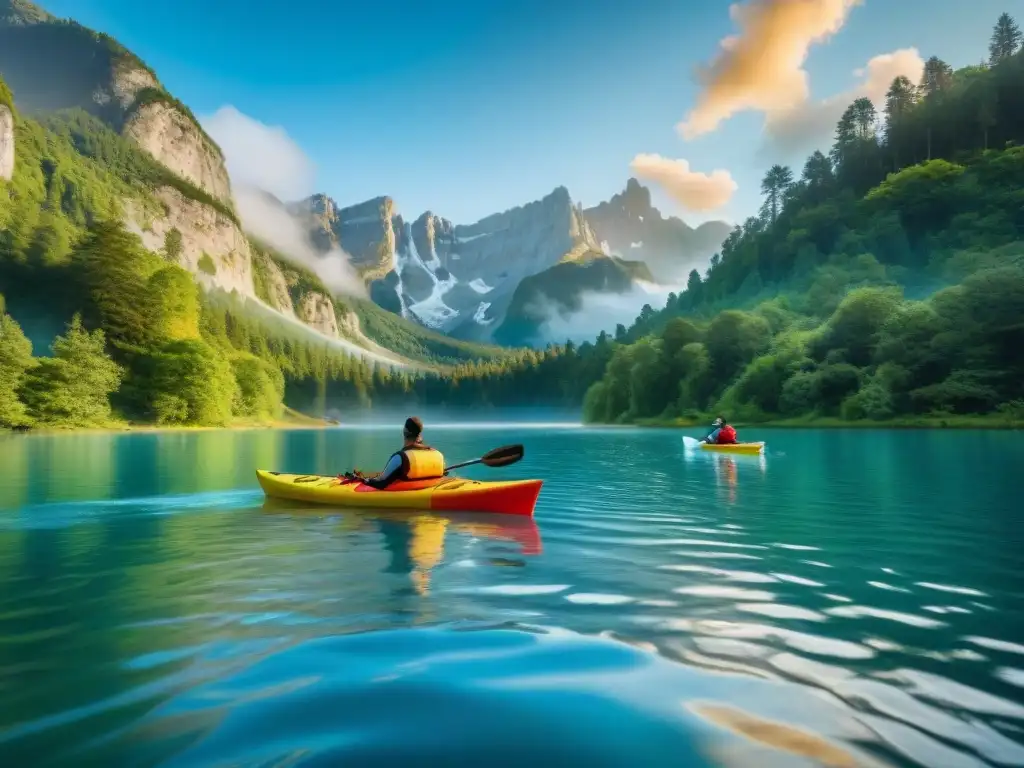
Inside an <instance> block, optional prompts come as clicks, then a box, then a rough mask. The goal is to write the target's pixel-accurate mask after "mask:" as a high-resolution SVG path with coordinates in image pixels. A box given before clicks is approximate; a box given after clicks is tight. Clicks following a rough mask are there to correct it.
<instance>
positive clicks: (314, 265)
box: [201, 106, 366, 296]
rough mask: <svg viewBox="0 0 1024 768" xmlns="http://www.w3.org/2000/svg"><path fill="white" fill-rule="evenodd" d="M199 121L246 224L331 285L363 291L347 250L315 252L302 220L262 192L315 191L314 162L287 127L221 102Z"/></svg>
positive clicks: (284, 195) (294, 194) (288, 196)
mask: <svg viewBox="0 0 1024 768" xmlns="http://www.w3.org/2000/svg"><path fill="white" fill-rule="evenodd" d="M201 122H202V124H203V128H205V129H206V131H207V132H208V133H209V134H210V136H212V137H213V139H214V141H216V142H217V143H218V144H219V145H220V147H221V149H222V150H223V151H224V159H225V162H226V164H227V168H228V173H229V174H230V176H231V186H232V190H233V193H234V198H235V207H236V208H237V210H238V215H239V217H240V218H241V220H242V225H243V227H244V228H245V230H246V231H247V232H248V233H250V234H252V235H254V236H255V237H258V238H259V239H260V240H262V241H264V242H265V243H267V244H268V245H270V246H272V247H273V248H275V249H276V250H278V251H280V252H281V253H282V254H283V255H285V256H287V257H289V258H290V259H292V260H293V261H295V262H297V263H299V264H302V265H304V266H306V267H308V268H309V269H311V270H312V271H313V272H315V273H316V275H317V276H318V277H319V278H320V279H321V280H323V282H324V285H326V286H327V287H328V288H329V289H331V291H333V292H336V293H345V294H349V295H356V296H364V295H366V287H365V286H364V284H363V282H362V280H361V279H360V278H359V276H358V274H357V273H356V270H355V269H354V268H353V267H352V263H351V259H350V257H349V255H348V254H347V253H345V252H344V251H343V250H341V249H335V250H333V251H331V252H330V253H327V254H322V253H320V252H318V251H317V250H316V249H315V248H314V247H313V244H312V242H311V241H310V238H309V230H308V229H307V225H306V223H305V222H303V220H302V219H301V218H298V217H296V216H293V215H292V214H291V213H289V211H288V210H287V209H286V208H285V207H284V206H283V205H281V204H280V203H279V202H278V201H276V200H274V199H273V198H272V197H270V196H268V195H267V194H266V193H267V192H269V193H271V195H273V196H274V197H277V198H278V199H279V200H285V201H288V200H296V199H299V198H303V197H307V196H309V195H310V194H312V193H313V191H314V186H313V185H314V184H315V180H316V167H315V166H314V165H313V162H312V161H311V160H310V159H309V157H308V156H307V155H306V153H305V152H303V151H302V148H301V147H300V146H299V145H298V144H297V143H296V142H295V141H294V140H293V139H292V138H291V137H290V136H289V135H288V133H287V131H285V130H284V128H281V127H280V126H270V125H266V124H265V123H262V122H260V121H259V120H256V119H254V118H252V117H249V116H248V115H245V114H243V113H241V112H239V111H238V110H237V109H235V108H234V107H232V106H225V107H221V108H220V109H219V110H217V112H215V113H214V114H213V115H211V116H209V117H206V118H203V120H202V121H201Z"/></svg>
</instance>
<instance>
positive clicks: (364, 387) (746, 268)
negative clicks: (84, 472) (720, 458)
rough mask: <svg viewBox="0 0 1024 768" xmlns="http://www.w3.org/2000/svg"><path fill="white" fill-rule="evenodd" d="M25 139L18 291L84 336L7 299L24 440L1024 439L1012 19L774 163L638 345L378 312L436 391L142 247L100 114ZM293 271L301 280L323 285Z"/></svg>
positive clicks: (1021, 91) (150, 173) (11, 239)
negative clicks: (471, 413) (360, 429)
mask: <svg viewBox="0 0 1024 768" xmlns="http://www.w3.org/2000/svg"><path fill="white" fill-rule="evenodd" d="M0 96H2V97H3V98H4V99H5V100H8V101H9V95H7V91H6V88H4V87H3V86H2V85H0ZM17 130H18V147H19V167H18V170H17V171H16V174H15V178H14V180H13V181H12V182H11V183H9V184H8V185H7V186H8V190H7V191H8V194H6V195H5V194H0V292H2V291H4V290H6V291H8V292H10V291H11V290H12V289H13V290H16V291H17V292H18V295H19V297H20V298H24V296H26V295H29V296H35V297H37V301H38V302H39V303H40V305H42V304H46V305H47V306H52V307H57V308H59V309H60V311H61V312H62V316H64V317H71V318H72V319H71V321H70V323H69V324H68V326H67V328H66V330H65V332H64V333H63V334H62V335H61V336H59V337H58V338H57V339H56V340H55V341H54V342H53V344H52V348H51V349H50V350H45V352H48V353H49V354H40V352H44V350H33V349H32V345H31V344H30V342H29V341H28V339H27V338H26V336H25V334H24V333H23V332H22V329H21V328H20V327H19V326H18V324H17V323H16V322H15V321H14V319H13V318H12V317H11V316H10V315H9V314H7V313H5V312H4V311H3V305H2V302H0V427H8V428H31V427H38V426H75V427H78V426H97V425H105V424H109V423H112V422H114V423H116V422H123V421H126V420H127V421H131V422H144V423H156V424H169V425H183V424H204V425H226V424H230V423H237V422H238V421H239V420H243V421H244V420H266V419H275V418H278V417H279V416H280V414H281V412H282V410H283V408H284V407H285V404H287V405H288V406H291V407H292V408H297V409H299V410H304V411H306V412H312V413H317V414H323V413H325V412H327V411H328V410H340V411H342V412H344V410H345V409H347V408H368V407H374V406H382V405H409V406H410V407H411V406H413V405H420V406H437V405H445V406H453V407H476V408H481V407H484V408H487V407H504V406H515V405H522V406H567V407H582V408H583V412H584V416H585V418H586V420H588V421H591V422H599V423H664V422H691V421H700V420H705V419H707V418H708V417H709V416H710V415H717V414H719V413H721V414H723V415H725V416H726V417H727V418H728V419H730V420H731V421H733V422H735V423H757V422H762V423H764V422H786V421H794V422H802V423H811V422H818V423H826V422H827V421H829V420H835V421H842V422H843V423H881V422H889V423H893V422H899V421H901V420H915V419H916V420H921V419H924V420H928V419H931V420H944V421H945V420H951V419H956V418H962V419H979V418H980V419H989V420H992V421H993V422H995V423H998V422H1005V423H1020V422H1022V421H1024V52H1022V51H1021V33H1020V30H1019V28H1018V26H1017V24H1016V22H1015V21H1014V20H1013V19H1012V18H1010V17H1009V16H1007V15H1005V14H1004V15H1003V16H1002V17H1001V18H1000V19H999V21H998V23H997V24H996V26H995V29H994V31H993V34H992V39H991V41H990V46H989V56H988V59H987V61H986V63H985V64H983V65H977V66H971V67H966V68H963V69H960V70H956V71H953V70H952V68H951V67H950V66H949V65H948V64H946V63H945V62H943V61H942V60H941V59H939V58H937V57H933V58H931V59H929V60H928V61H927V63H926V66H925V71H924V76H923V78H922V80H921V82H919V83H912V82H910V81H909V80H907V79H906V78H897V79H896V80H895V81H894V82H893V83H892V85H891V87H890V89H889V91H888V94H887V95H886V98H885V102H884V104H878V105H876V104H873V103H872V102H871V101H869V100H867V99H858V100H857V101H855V102H854V103H853V104H851V105H850V106H849V108H848V109H847V110H846V111H845V113H844V114H843V116H842V118H841V120H840V121H839V122H838V125H837V126H836V130H835V136H834V142H833V145H832V147H831V150H830V151H829V153H828V154H825V153H823V152H815V153H814V154H813V155H811V156H810V157H809V158H808V159H807V161H806V163H805V164H804V166H803V168H802V169H801V171H800V172H799V176H797V175H796V174H795V173H794V171H793V170H792V169H790V168H787V167H784V166H778V165H777V166H774V167H772V168H770V169H769V170H768V172H767V173H766V175H765V177H764V181H763V183H762V192H763V196H764V205H763V207H762V209H761V211H760V212H759V214H758V215H757V216H753V217H751V218H749V219H748V220H746V221H745V222H743V224H742V225H741V226H737V227H736V228H735V229H734V231H733V232H732V233H731V234H730V236H729V237H728V238H727V240H726V241H725V242H724V243H723V246H722V248H721V252H720V254H718V255H716V256H715V257H714V258H713V259H712V261H711V264H710V267H709V268H708V270H707V271H706V273H705V274H703V275H701V274H699V273H698V272H696V271H694V272H692V273H691V274H690V276H689V281H688V284H687V286H686V289H685V290H683V291H681V292H680V293H679V294H677V295H671V296H670V297H669V299H668V302H667V304H666V306H665V307H663V308H661V309H657V310H656V309H654V308H652V307H650V306H645V307H644V308H643V311H642V312H641V313H640V315H639V317H637V319H636V320H635V322H634V323H633V324H632V325H631V326H630V327H628V328H627V327H625V326H621V325H620V326H619V327H618V328H617V329H616V332H615V333H614V334H612V335H609V334H605V333H602V334H600V335H599V336H598V337H597V338H596V339H595V340H594V341H593V342H588V343H585V344H581V345H579V346H576V345H574V344H572V343H566V344H564V345H553V346H550V347H549V348H548V349H546V350H542V351H535V350H508V351H507V353H502V354H500V355H496V354H494V353H493V351H492V352H489V353H488V352H487V351H486V350H480V349H474V348H472V347H471V346H465V345H463V346H459V345H458V344H457V343H455V342H452V343H449V342H448V341H446V340H445V339H444V338H443V337H438V336H437V335H436V334H431V333H429V332H427V331H424V332H423V334H421V335H418V336H409V335H408V334H406V333H405V332H404V331H402V329H401V328H400V327H399V325H396V323H400V321H399V320H398V319H397V318H394V319H390V318H389V317H388V316H386V315H385V314H384V313H382V312H378V311H374V310H375V309H376V308H367V307H365V306H359V305H358V303H357V302H356V303H355V304H356V305H357V306H356V312H357V314H359V315H360V319H361V320H362V323H363V325H364V330H365V331H366V332H367V333H369V334H370V335H371V337H374V338H376V340H378V341H379V342H380V343H382V344H383V345H385V346H388V344H387V342H388V340H393V341H395V342H396V343H397V342H401V343H402V344H404V345H406V348H405V349H404V350H399V351H401V352H409V353H416V354H418V355H421V356H423V357H424V358H427V359H431V360H433V364H432V365H430V366H428V367H427V368H426V369H425V370H419V371H414V370H412V369H389V368H386V367H383V366H375V365H373V364H371V363H367V362H365V361H364V360H362V359H360V358H356V357H352V356H349V355H347V354H344V353H343V352H341V351H339V350H338V349H336V348H332V347H330V346H329V345H328V344H327V343H326V342H324V343H319V342H312V341H310V339H311V337H310V336H309V335H308V334H307V335H301V333H300V332H299V331H298V330H296V329H294V328H292V329H289V328H288V327H287V326H286V325H285V324H284V323H280V324H274V323H272V322H270V321H269V320H267V319H266V318H261V317H258V316H255V315H253V314H252V313H249V312H247V311H246V309H245V306H244V304H243V303H242V302H240V301H239V300H237V299H236V298H234V297H231V296H227V295H224V294H220V293H218V292H204V291H202V290H200V289H199V287H198V285H197V284H196V282H195V281H194V280H193V278H192V276H191V275H189V273H188V272H186V271H185V270H184V269H182V268H181V267H179V266H177V265H175V264H174V263H173V261H174V260H173V258H170V257H169V254H168V253H164V254H153V253H151V252H149V251H146V250H145V249H144V248H142V246H141V243H140V241H139V240H138V238H137V237H136V236H135V235H133V234H132V233H131V232H128V231H126V230H125V228H124V227H123V226H122V225H121V224H119V223H117V220H116V214H117V206H116V204H115V201H116V200H117V199H119V198H120V197H123V196H135V197H136V198H137V199H138V200H139V201H140V204H142V205H145V204H147V203H146V201H147V190H148V189H151V188H152V186H153V185H155V184H157V183H168V182H167V180H166V177H162V178H159V179H158V178H156V177H155V176H154V174H156V173H158V171H156V170H154V168H153V164H152V163H150V162H149V161H148V160H147V159H146V158H145V157H144V156H140V155H141V153H139V152H138V151H137V150H135V149H134V148H132V147H131V146H130V145H128V144H127V142H124V141H122V140H121V139H120V137H118V136H117V135H116V134H114V133H113V132H111V131H109V129H106V128H104V127H103V126H102V125H101V124H99V123H98V121H96V120H95V119H94V118H92V117H90V116H88V115H84V114H70V113H69V114H62V115H55V116H51V117H48V118H47V119H46V120H43V121H41V122H36V121H33V120H30V119H27V118H24V117H21V116H19V117H18V123H17ZM161 173H164V172H161ZM179 181H180V180H179ZM180 183H181V184H185V182H180ZM0 185H2V182H0ZM181 189H183V190H186V191H187V193H189V194H202V193H199V192H197V191H195V190H191V189H188V188H187V187H181ZM3 191H4V189H3V187H2V186H0V193H3ZM173 247H174V244H173V243H170V242H169V243H168V244H167V248H166V249H165V251H173ZM257 250H258V249H257ZM264 258H278V257H276V256H275V255H274V254H271V253H267V252H259V253H258V258H257V261H258V260H259V259H264ZM282 266H287V265H283V264H282ZM292 267H294V269H293V272H294V274H292V278H291V279H292V282H293V284H294V285H298V284H299V283H301V281H303V280H307V281H308V280H314V279H315V278H314V277H313V276H311V275H309V274H308V273H306V274H303V273H302V271H301V269H300V268H298V267H295V265H292ZM257 273H259V268H258V267H257ZM290 274H291V273H290ZM259 283H260V277H259V274H257V291H258V292H259V290H260V284H259ZM264 290H265V288H264ZM342 301H344V299H342ZM453 345H455V346H453Z"/></svg>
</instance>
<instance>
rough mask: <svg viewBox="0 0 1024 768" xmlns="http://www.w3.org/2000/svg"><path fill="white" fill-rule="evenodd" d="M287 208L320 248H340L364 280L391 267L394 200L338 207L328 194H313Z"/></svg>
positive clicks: (327, 249) (377, 277) (323, 249)
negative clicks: (297, 218)
mask: <svg viewBox="0 0 1024 768" xmlns="http://www.w3.org/2000/svg"><path fill="white" fill-rule="evenodd" d="M288 209H289V211H290V212H291V213H292V214H293V215H295V216H298V217H299V218H301V219H303V220H304V222H305V225H306V229H307V231H308V232H309V238H310V240H311V241H312V243H313V245H314V246H315V247H316V248H317V249H318V250H319V251H321V252H322V253H327V252H328V251H330V250H332V249H334V248H341V249H343V250H344V251H345V252H346V253H348V254H349V256H350V257H351V260H352V265H353V266H354V267H355V268H356V269H357V270H358V271H359V273H360V275H362V276H363V278H364V279H365V280H366V281H367V282H372V281H374V280H380V279H382V278H383V277H384V276H385V275H386V274H387V273H388V272H389V271H391V269H392V268H393V267H394V264H393V260H394V253H395V236H396V235H395V233H396V228H395V225H394V223H393V222H392V218H393V217H394V216H395V203H394V201H393V200H392V199H391V198H390V197H375V198H373V199H372V200H367V201H366V202H364V203H359V204H357V205H350V206H348V207H346V208H339V207H338V205H337V203H335V202H334V200H332V199H331V198H330V197H328V196H327V195H313V196H312V197H308V198H306V199H305V200H302V201H301V202H299V203H294V204H292V205H290V206H288ZM401 228H402V223H401V221H399V223H398V229H399V230H401Z"/></svg>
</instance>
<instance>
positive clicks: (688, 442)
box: [683, 435, 700, 450]
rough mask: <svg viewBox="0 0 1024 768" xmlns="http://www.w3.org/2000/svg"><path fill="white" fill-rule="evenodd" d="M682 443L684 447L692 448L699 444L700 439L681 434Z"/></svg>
mask: <svg viewBox="0 0 1024 768" xmlns="http://www.w3.org/2000/svg"><path fill="white" fill-rule="evenodd" d="M683 445H684V446H685V447H686V449H687V450H694V449H696V448H697V447H698V446H699V445H700V440H696V439H694V438H692V437H687V436H686V435H683Z"/></svg>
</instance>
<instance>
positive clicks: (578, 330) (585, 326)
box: [530, 283, 685, 344]
mask: <svg viewBox="0 0 1024 768" xmlns="http://www.w3.org/2000/svg"><path fill="white" fill-rule="evenodd" d="M684 287H685V286H667V285H656V284H653V283H634V285H633V288H632V290H630V291H627V292H626V293H597V292H587V293H584V294H583V295H582V296H581V297H580V308H579V309H578V310H576V311H575V312H572V313H564V312H562V311H560V309H559V307H558V306H557V305H556V304H554V303H553V302H548V303H545V304H543V305H536V304H534V305H531V307H530V309H531V312H537V313H538V314H542V315H544V316H546V318H547V319H546V320H545V321H544V322H543V323H541V325H540V328H539V331H538V333H539V336H540V338H541V340H542V341H543V342H545V343H547V342H553V343H556V344H561V343H562V342H564V341H566V340H567V339H570V340H572V341H573V342H574V343H576V344H582V343H583V342H584V341H593V340H594V337H595V336H597V335H598V334H599V333H600V332H601V331H607V332H608V333H610V334H611V333H614V332H615V326H616V325H617V324H619V323H621V324H622V325H624V326H626V327H627V328H628V327H629V326H630V325H632V324H633V321H634V320H636V318H637V315H639V314H640V310H641V309H642V308H643V306H644V304H650V305H651V307H652V308H654V309H661V308H662V307H664V306H665V302H666V301H667V300H668V295H669V293H672V292H676V293H679V292H680V291H682V290H683V289H684Z"/></svg>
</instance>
